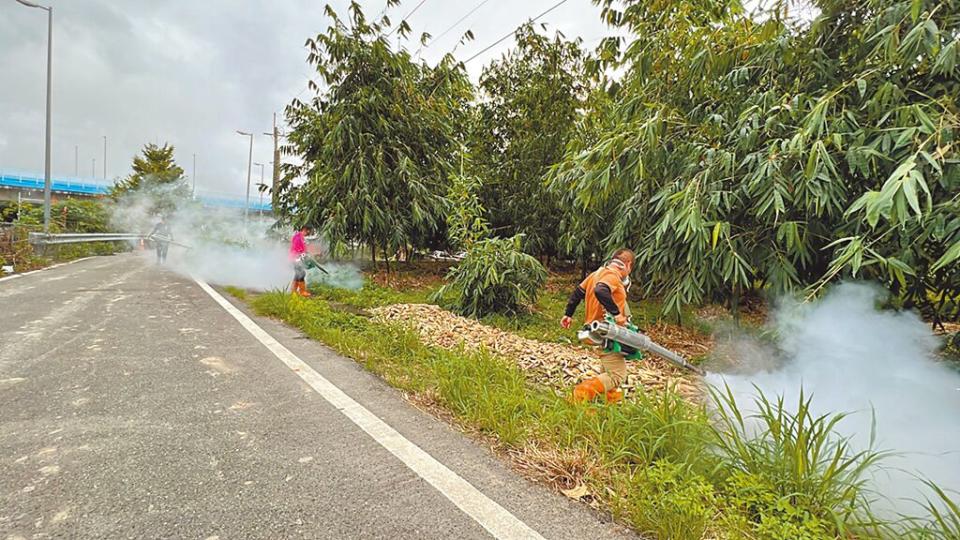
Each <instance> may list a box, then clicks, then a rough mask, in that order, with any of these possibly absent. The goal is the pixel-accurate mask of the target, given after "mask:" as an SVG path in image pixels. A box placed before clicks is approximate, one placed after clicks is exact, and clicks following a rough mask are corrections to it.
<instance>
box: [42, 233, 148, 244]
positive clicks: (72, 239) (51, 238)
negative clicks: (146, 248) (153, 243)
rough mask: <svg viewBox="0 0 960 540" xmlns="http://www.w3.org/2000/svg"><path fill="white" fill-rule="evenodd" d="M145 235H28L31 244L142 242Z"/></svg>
mask: <svg viewBox="0 0 960 540" xmlns="http://www.w3.org/2000/svg"><path fill="white" fill-rule="evenodd" d="M147 236H148V235H145V234H135V233H60V234H45V233H37V232H32V233H30V240H29V241H30V243H31V244H43V245H52V244H79V243H83V242H116V241H121V240H142V239H144V238H147Z"/></svg>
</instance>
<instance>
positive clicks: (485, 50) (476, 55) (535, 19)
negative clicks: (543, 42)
mask: <svg viewBox="0 0 960 540" xmlns="http://www.w3.org/2000/svg"><path fill="white" fill-rule="evenodd" d="M566 3H567V0H560V1H559V2H557V3H556V4H554V5H553V6H551V7H550V9H548V10H546V11H544V12H543V13H541V14H539V15H537V16H536V17H534V18H532V19H530V20H529V21H527V22H525V23H523V24H530V23H534V22H537V19H539V18H540V17H543V16H544V15H546V14H547V13H550V12H551V11H553V10H555V9H557V8H558V7H560V6H562V5H563V4H566ZM521 26H522V25H521ZM517 28H519V26H518V27H517ZM516 32H517V29H516V28H514V29H513V31H512V32H510V33H509V34H507V35H505V36H503V37H502V38H500V39H498V40H496V41H494V42H493V43H491V44H490V45H487V46H486V47H484V48H483V50H482V51H480V52H478V53H477V54H475V55H473V56H471V57H470V58H467V59H466V60H464V62H463V63H464V64H467V63H469V62H470V61H471V60H473V59H474V58H476V57H478V56H480V55H481V54H483V53H485V52H487V51H489V50H490V49H492V48H494V47H496V46H497V45H499V44H501V43H503V41H504V40H506V39H507V38H509V37H510V36H512V35H514V34H515V33H516Z"/></svg>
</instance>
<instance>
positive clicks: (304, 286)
mask: <svg viewBox="0 0 960 540" xmlns="http://www.w3.org/2000/svg"><path fill="white" fill-rule="evenodd" d="M298 292H299V293H300V296H302V297H304V298H310V297H311V296H313V295H312V294H310V291H308V290H307V282H306V281H300V290H299V291H298Z"/></svg>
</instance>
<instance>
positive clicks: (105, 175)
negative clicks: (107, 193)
mask: <svg viewBox="0 0 960 540" xmlns="http://www.w3.org/2000/svg"><path fill="white" fill-rule="evenodd" d="M103 179H104V180H106V179H107V136H106V135H104V136H103Z"/></svg>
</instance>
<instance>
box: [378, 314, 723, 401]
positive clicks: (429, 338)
mask: <svg viewBox="0 0 960 540" xmlns="http://www.w3.org/2000/svg"><path fill="white" fill-rule="evenodd" d="M371 313H372V314H373V316H374V319H375V320H378V321H380V322H399V323H402V324H405V325H407V326H409V327H411V328H412V329H414V330H415V331H416V332H417V333H418V334H419V335H420V339H422V340H423V342H424V343H426V344H428V345H433V346H437V347H443V348H445V349H455V348H458V347H460V346H463V347H464V348H465V349H467V350H471V349H480V348H485V349H487V350H488V351H489V352H491V353H493V354H496V355H498V356H501V357H504V358H508V359H511V360H514V361H516V362H517V365H519V366H520V368H522V369H523V370H524V372H525V373H527V376H528V378H529V379H530V380H532V381H534V382H536V383H538V384H544V385H547V386H550V387H552V388H554V389H556V390H557V391H558V392H564V393H566V392H569V391H570V389H571V387H572V386H573V385H575V384H577V383H578V382H580V381H581V380H584V379H587V378H590V377H594V376H596V375H597V374H599V373H600V359H599V358H598V356H597V354H596V352H595V350H596V349H589V350H588V349H581V348H575V347H571V346H568V345H562V344H558V343H544V342H541V341H536V340H533V339H527V338H524V337H520V336H517V335H516V334H512V333H510V332H506V331H503V330H500V329H497V328H493V327H490V326H486V325H484V324H481V323H480V322H478V321H476V320H474V319H468V318H465V317H461V316H459V315H456V314H454V313H450V312H449V311H446V310H444V309H442V308H440V307H438V306H433V305H427V304H395V305H392V306H386V307H381V308H376V309H373V310H371ZM650 337H651V338H653V339H654V340H655V341H656V340H657V333H656V332H654V331H652V330H651V331H650ZM661 343H664V344H665V345H666V344H667V343H669V342H668V341H664V342H661ZM688 345H689V346H688V347H682V348H679V349H678V350H677V352H679V353H681V354H688V355H689V354H690V351H691V350H699V349H700V348H703V349H705V348H706V347H704V346H703V345H701V344H696V343H689V344H688ZM699 352H703V351H699ZM700 382H701V381H700V379H699V377H697V376H696V375H693V374H688V373H686V372H684V371H682V370H680V369H679V368H675V367H673V366H672V365H671V364H669V363H667V362H665V361H663V360H660V359H658V358H655V357H652V356H649V355H648V356H647V358H646V359H645V360H644V361H642V362H630V361H628V362H627V380H626V381H625V382H624V384H623V385H622V388H621V389H622V390H623V393H624V397H627V398H629V397H630V396H632V395H633V394H635V393H636V391H637V390H638V389H639V388H640V387H641V386H642V387H646V388H654V389H658V390H662V389H664V388H666V387H668V386H672V387H674V388H676V390H677V391H678V392H679V393H680V394H681V395H683V396H684V397H686V398H688V399H691V400H697V399H699V398H700V397H701V396H702V389H701V386H700Z"/></svg>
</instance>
